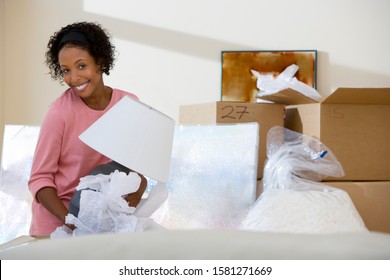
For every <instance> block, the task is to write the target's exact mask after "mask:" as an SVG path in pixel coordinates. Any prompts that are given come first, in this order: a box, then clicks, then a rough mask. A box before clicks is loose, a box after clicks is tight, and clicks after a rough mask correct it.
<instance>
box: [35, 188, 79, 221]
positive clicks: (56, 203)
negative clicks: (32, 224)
mask: <svg viewBox="0 0 390 280" xmlns="http://www.w3.org/2000/svg"><path fill="white" fill-rule="evenodd" d="M36 198H37V200H38V202H39V203H40V204H42V205H43V206H44V207H45V208H46V209H47V210H48V211H49V212H50V213H52V214H53V215H54V216H55V217H57V218H58V219H59V220H60V221H61V222H62V223H64V224H65V217H66V216H67V215H68V213H69V211H68V209H67V208H66V206H65V205H64V203H62V201H61V200H60V198H59V196H58V195H57V192H56V190H55V189H54V188H53V187H44V188H42V189H40V190H39V191H38V192H37V194H36ZM67 226H68V227H70V228H71V229H74V226H73V225H67Z"/></svg>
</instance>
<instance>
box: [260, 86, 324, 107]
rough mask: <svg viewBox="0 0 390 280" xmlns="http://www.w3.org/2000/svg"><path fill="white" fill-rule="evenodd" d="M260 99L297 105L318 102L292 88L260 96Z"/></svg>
mask: <svg viewBox="0 0 390 280" xmlns="http://www.w3.org/2000/svg"><path fill="white" fill-rule="evenodd" d="M259 98H260V99H264V100H267V101H272V102H274V103H277V104H284V105H299V104H311V103H318V102H317V101H315V100H313V99H311V98H309V97H307V96H305V95H303V94H302V93H300V92H298V91H295V90H293V89H290V88H288V89H285V90H282V91H279V92H277V93H274V94H270V95H266V96H261V97H259Z"/></svg>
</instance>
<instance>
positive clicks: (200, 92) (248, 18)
mask: <svg viewBox="0 0 390 280" xmlns="http://www.w3.org/2000/svg"><path fill="white" fill-rule="evenodd" d="M0 8H1V20H2V21H4V23H1V24H0V29H2V28H3V27H4V34H1V33H0V36H1V42H2V46H1V48H0V51H1V53H4V54H5V55H4V61H2V60H0V62H1V68H0V71H1V72H0V74H1V75H0V81H1V87H0V88H1V89H2V91H0V94H1V96H0V100H1V102H2V104H1V107H0V121H2V122H3V123H10V124H40V122H41V121H42V119H43V116H44V113H45V112H46V109H47V106H48V104H49V103H50V102H51V101H52V100H53V99H54V98H56V97H57V96H58V95H59V94H60V93H61V92H62V91H63V90H64V89H65V88H64V87H62V86H60V85H59V84H58V82H56V81H52V80H51V79H50V76H49V75H48V74H47V72H48V70H47V68H46V66H45V65H44V59H45V58H44V53H45V51H46V44H47V41H48V39H49V37H50V35H51V34H52V33H53V32H55V31H57V30H58V29H59V28H60V27H62V26H64V25H66V24H68V23H71V22H74V21H79V20H88V21H98V22H100V23H101V24H102V25H103V26H104V27H106V28H107V29H108V30H109V31H110V33H111V34H112V35H113V37H114V41H115V43H116V46H117V49H118V51H119V57H118V60H117V63H116V67H115V68H114V71H112V74H111V75H110V76H109V77H107V78H106V83H107V84H108V85H110V86H112V87H118V88H121V89H124V90H128V91H131V92H134V93H135V94H137V95H138V96H139V97H140V98H141V100H143V101H144V102H146V103H148V104H150V105H151V106H154V107H156V108H157V109H159V110H161V111H163V112H165V113H166V114H168V115H170V116H172V117H173V118H175V119H177V118H178V112H179V106H180V105H182V104H190V103H202V102H211V101H216V100H219V99H220V92H221V90H220V87H221V63H220V54H221V51H222V50H288V49H290V50H297V49H316V50H318V52H319V57H318V76H317V85H318V87H317V89H318V91H319V92H320V93H321V94H323V95H328V94H329V93H331V91H333V90H334V89H335V88H337V87H340V86H344V87H389V86H390V67H389V63H390V52H389V50H390V32H389V27H390V17H389V15H388V13H389V11H390V1H388V0H344V1H340V0H328V1H322V0H295V1H290V0H280V1H270V0H214V1H212V0H164V1H160V0H142V1H136V0H111V1H105V0H84V1H82V0H66V1H60V0H56V1H53V0H2V2H1V6H0ZM2 68H3V69H4V70H2Z"/></svg>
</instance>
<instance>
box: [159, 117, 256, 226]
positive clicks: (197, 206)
mask: <svg viewBox="0 0 390 280" xmlns="http://www.w3.org/2000/svg"><path fill="white" fill-rule="evenodd" d="M258 137H259V126H258V124H257V123H246V124H229V125H228V124H226V125H225V124H221V125H181V126H177V127H176V130H175V135H174V144H173V151H172V161H171V170H170V174H171V175H170V179H169V181H168V183H167V187H168V189H169V198H168V200H167V201H166V202H165V204H164V205H163V206H162V207H161V208H160V209H159V210H158V211H157V212H156V213H155V214H154V218H155V220H157V221H159V223H161V224H162V225H163V226H165V227H167V228H171V229H177V228H181V229H195V228H227V229H232V228H236V227H237V225H238V224H239V222H240V220H241V219H242V217H243V215H245V213H246V211H247V209H248V208H249V207H250V206H251V205H252V204H253V203H254V202H255V199H256V182H257V160H258V157H257V155H258V143H259V139H258Z"/></svg>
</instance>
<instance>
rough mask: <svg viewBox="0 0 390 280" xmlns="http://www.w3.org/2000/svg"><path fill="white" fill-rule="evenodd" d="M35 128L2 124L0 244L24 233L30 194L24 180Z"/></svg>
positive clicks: (36, 131) (33, 148) (31, 154)
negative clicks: (3, 127)
mask: <svg viewBox="0 0 390 280" xmlns="http://www.w3.org/2000/svg"><path fill="white" fill-rule="evenodd" d="M38 134H39V127H36V126H25V125H6V126H5V129H4V141H3V150H2V159H1V171H0V205H1V211H0V244H1V243H4V242H7V241H9V240H11V239H14V238H15V237H17V236H20V235H28V232H29V228H30V221H31V203H32V197H31V193H30V192H29V190H28V186H27V181H28V178H29V176H30V171H31V163H32V158H33V155H34V150H35V146H36V142H37V139H38Z"/></svg>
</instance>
